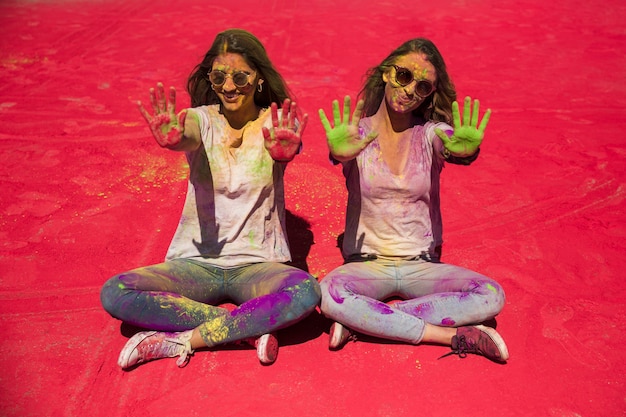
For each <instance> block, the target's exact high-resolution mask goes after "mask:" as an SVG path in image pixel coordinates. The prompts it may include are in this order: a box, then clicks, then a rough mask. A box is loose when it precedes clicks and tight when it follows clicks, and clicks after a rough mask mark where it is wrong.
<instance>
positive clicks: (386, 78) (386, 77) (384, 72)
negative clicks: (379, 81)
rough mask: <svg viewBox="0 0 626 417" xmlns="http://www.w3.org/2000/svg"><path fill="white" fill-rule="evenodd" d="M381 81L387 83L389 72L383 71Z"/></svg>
mask: <svg viewBox="0 0 626 417" xmlns="http://www.w3.org/2000/svg"><path fill="white" fill-rule="evenodd" d="M383 81H384V82H385V84H387V83H388V82H389V71H383Z"/></svg>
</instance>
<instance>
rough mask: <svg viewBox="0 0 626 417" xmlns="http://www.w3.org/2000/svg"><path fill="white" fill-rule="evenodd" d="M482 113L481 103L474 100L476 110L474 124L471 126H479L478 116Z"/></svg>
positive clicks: (474, 111) (473, 118)
mask: <svg viewBox="0 0 626 417" xmlns="http://www.w3.org/2000/svg"><path fill="white" fill-rule="evenodd" d="M479 112H480V103H479V101H478V100H474V110H472V122H471V126H478V114H479Z"/></svg>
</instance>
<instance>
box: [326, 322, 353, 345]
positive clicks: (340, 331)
mask: <svg viewBox="0 0 626 417" xmlns="http://www.w3.org/2000/svg"><path fill="white" fill-rule="evenodd" d="M328 336H329V340H328V349H330V350H339V349H341V348H342V347H343V346H344V345H345V344H346V343H347V342H348V340H354V339H355V337H354V335H353V334H352V332H351V331H350V329H348V328H347V327H345V326H344V325H343V324H341V323H338V322H333V324H331V325H330V332H329V334H328Z"/></svg>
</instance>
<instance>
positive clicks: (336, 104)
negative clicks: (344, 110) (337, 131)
mask: <svg viewBox="0 0 626 417" xmlns="http://www.w3.org/2000/svg"><path fill="white" fill-rule="evenodd" d="M333 119H335V127H337V126H339V125H340V124H341V113H339V100H333Z"/></svg>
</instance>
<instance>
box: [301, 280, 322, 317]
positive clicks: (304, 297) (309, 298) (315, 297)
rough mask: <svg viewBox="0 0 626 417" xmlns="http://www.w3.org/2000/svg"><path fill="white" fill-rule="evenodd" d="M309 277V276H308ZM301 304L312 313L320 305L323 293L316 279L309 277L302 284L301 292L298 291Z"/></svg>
mask: <svg viewBox="0 0 626 417" xmlns="http://www.w3.org/2000/svg"><path fill="white" fill-rule="evenodd" d="M307 275H308V274H307ZM298 294H299V298H300V300H301V304H302V305H303V306H305V308H306V309H307V310H308V311H309V312H311V311H313V310H314V309H315V307H317V306H318V305H319V303H320V299H321V297H322V292H321V290H320V285H319V283H318V282H317V279H315V277H313V276H311V275H308V276H307V277H306V278H305V279H304V280H303V281H302V283H301V284H300V290H299V291H298Z"/></svg>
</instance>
